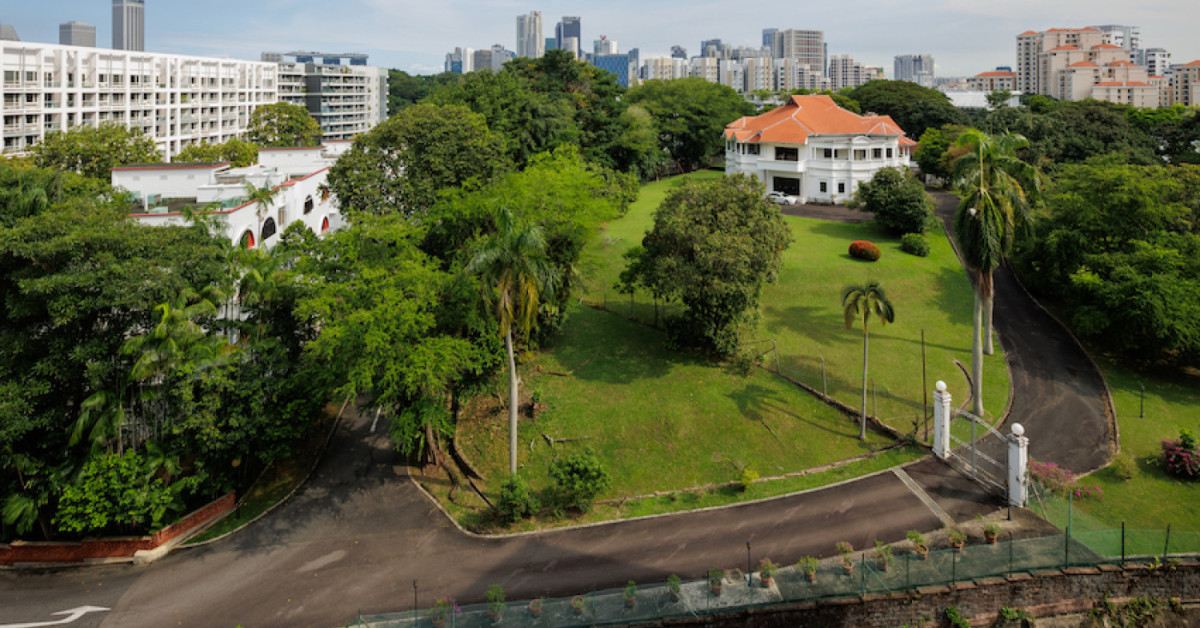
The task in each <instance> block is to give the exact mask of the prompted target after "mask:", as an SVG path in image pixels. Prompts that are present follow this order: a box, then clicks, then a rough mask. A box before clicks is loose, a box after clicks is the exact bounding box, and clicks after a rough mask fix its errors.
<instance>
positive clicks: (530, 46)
mask: <svg viewBox="0 0 1200 628" xmlns="http://www.w3.org/2000/svg"><path fill="white" fill-rule="evenodd" d="M542 31H543V29H542V12H541V11H530V12H529V15H518V16H517V56H518V57H529V58H531V59H537V58H539V57H541V56H543V55H545V54H546V39H545V37H543V35H542Z"/></svg>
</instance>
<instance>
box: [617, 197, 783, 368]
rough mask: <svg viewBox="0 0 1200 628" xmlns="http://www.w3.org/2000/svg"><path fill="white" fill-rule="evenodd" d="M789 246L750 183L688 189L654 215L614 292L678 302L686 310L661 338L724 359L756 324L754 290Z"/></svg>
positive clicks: (775, 215)
mask: <svg viewBox="0 0 1200 628" xmlns="http://www.w3.org/2000/svg"><path fill="white" fill-rule="evenodd" d="M790 243H791V232H790V231H789V230H788V227H787V224H786V223H784V221H783V217H782V216H781V215H780V214H779V210H778V209H777V208H776V207H775V206H773V205H771V204H770V203H768V202H766V201H765V200H763V187H762V184H761V183H759V182H758V181H757V180H755V179H754V178H752V177H746V176H743V175H738V176H733V177H723V178H721V179H717V180H713V181H704V182H694V181H689V182H687V183H685V184H684V185H682V186H680V187H678V188H676V189H674V190H672V191H671V192H670V193H669V194H668V195H667V198H666V199H665V200H664V201H663V203H662V205H660V206H659V208H658V211H656V212H655V214H654V227H653V228H652V229H651V230H650V231H649V232H648V233H647V234H646V237H644V238H642V246H641V248H636V249H633V250H632V251H631V252H630V254H629V255H628V256H627V257H629V259H630V262H629V266H628V267H627V268H626V269H625V271H623V272H622V273H621V284H622V286H623V287H624V289H631V288H632V287H633V286H635V285H641V286H644V287H646V288H648V289H649V290H650V291H651V292H653V293H654V294H655V295H656V296H660V297H666V298H671V299H678V300H680V301H681V302H682V303H683V305H684V307H685V308H686V309H685V311H684V313H683V315H682V316H679V317H677V318H673V319H671V320H668V321H667V330H668V334H669V338H670V339H671V340H672V341H673V342H678V343H681V344H686V345H693V346H698V347H701V348H703V349H705V350H707V351H709V352H711V353H714V354H716V355H721V356H728V355H732V354H734V353H735V352H736V351H737V348H738V346H739V345H740V344H741V342H742V337H743V334H744V333H745V332H746V330H747V329H749V328H752V326H753V323H754V322H755V321H756V320H757V314H758V298H759V294H760V293H761V291H762V286H763V284H764V283H766V282H768V281H774V279H775V276H776V273H777V272H778V270H779V265H780V263H781V259H782V256H783V251H784V250H786V249H787V247H788V245H789V244H790Z"/></svg>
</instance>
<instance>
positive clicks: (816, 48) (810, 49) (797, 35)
mask: <svg viewBox="0 0 1200 628" xmlns="http://www.w3.org/2000/svg"><path fill="white" fill-rule="evenodd" d="M773 42H774V43H773V45H772V48H773V52H774V54H773V55H772V56H774V57H775V58H776V59H796V60H798V61H799V62H800V63H801V64H803V65H811V66H813V67H817V68H825V67H826V66H827V65H828V64H826V62H825V31H804V30H799V29H795V28H789V29H787V30H783V31H777V32H776V33H775V34H774V38H773ZM830 74H833V73H832V72H830Z"/></svg>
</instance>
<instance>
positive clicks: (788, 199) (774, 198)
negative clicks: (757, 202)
mask: <svg viewBox="0 0 1200 628" xmlns="http://www.w3.org/2000/svg"><path fill="white" fill-rule="evenodd" d="M767 200H768V201H771V202H772V203H776V204H779V205H795V204H796V203H799V202H800V199H798V198H796V197H795V196H791V195H789V194H784V193H783V192H767Z"/></svg>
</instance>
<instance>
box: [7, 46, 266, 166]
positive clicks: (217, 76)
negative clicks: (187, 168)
mask: <svg viewBox="0 0 1200 628" xmlns="http://www.w3.org/2000/svg"><path fill="white" fill-rule="evenodd" d="M0 65H2V66H3V73H4V80H3V83H0V100H2V101H3V125H2V126H0V137H2V138H3V151H4V153H5V154H23V153H25V152H26V151H27V150H28V148H29V147H30V146H32V145H33V144H36V143H38V142H40V141H42V139H44V138H45V137H46V134H47V133H50V132H53V131H59V130H67V129H71V128H74V127H77V126H85V125H86V126H97V125H99V124H100V123H101V122H115V123H118V124H122V125H124V126H126V127H129V128H134V129H140V130H141V131H142V132H143V133H145V134H146V135H148V136H149V137H150V138H152V139H153V140H154V142H155V144H156V145H157V146H158V150H159V151H160V152H161V153H162V154H163V156H164V157H165V158H166V159H168V160H169V159H171V157H173V156H174V155H177V154H178V153H179V151H180V150H182V149H183V148H185V147H187V146H189V145H192V144H195V143H198V142H214V143H219V142H224V141H226V140H229V139H231V138H234V137H238V136H241V135H243V134H244V133H245V132H246V129H247V125H248V122H249V119H250V112H251V111H252V110H253V109H254V108H255V107H257V106H259V105H264V104H269V103H273V102H276V101H277V100H278V96H279V87H278V84H277V81H278V72H279V68H278V66H277V65H276V64H274V63H262V62H258V61H240V60H236V59H216V58H211V57H191V56H183V55H169V54H159V53H150V52H136V51H127V50H108V49H100V48H91V47H79V46H62V45H57V44H43V43H35V42H16V41H11V42H10V41H5V42H0Z"/></svg>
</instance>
